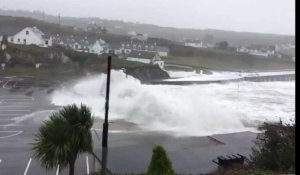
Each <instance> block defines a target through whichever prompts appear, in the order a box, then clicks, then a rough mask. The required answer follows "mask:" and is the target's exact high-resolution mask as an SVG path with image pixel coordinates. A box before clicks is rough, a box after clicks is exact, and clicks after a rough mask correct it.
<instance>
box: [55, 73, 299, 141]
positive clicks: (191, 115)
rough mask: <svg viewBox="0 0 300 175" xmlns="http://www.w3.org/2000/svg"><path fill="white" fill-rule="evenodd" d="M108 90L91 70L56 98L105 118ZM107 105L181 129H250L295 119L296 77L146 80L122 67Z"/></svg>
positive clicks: (145, 121)
mask: <svg viewBox="0 0 300 175" xmlns="http://www.w3.org/2000/svg"><path fill="white" fill-rule="evenodd" d="M105 91H106V75H105V74H101V75H93V76H89V77H86V78H84V79H82V80H80V81H78V82H77V83H76V84H75V85H74V86H69V87H63V88H62V89H60V90H58V91H55V92H54V93H53V95H52V103H53V104H55V105H59V106H63V105H68V104H73V103H75V104H80V103H83V104H86V105H88V106H89V107H91V109H92V111H93V113H94V114H95V115H96V116H97V117H100V118H104V103H105ZM109 109H110V111H109V119H124V120H126V121H130V122H134V123H137V124H139V125H141V126H144V127H146V128H148V129H150V130H156V131H172V133H176V134H177V135H189V136H204V135H212V134H222V133H233V132H240V131H249V130H255V128H257V126H258V125H259V124H261V123H263V122H265V121H269V122H274V121H279V119H282V120H283V121H286V122H289V121H290V120H294V119H295V81H289V82H238V83H237V82H235V83H229V84H204V85H189V86H174V85H144V84H141V83H140V81H138V80H136V79H134V78H133V77H131V76H128V77H126V75H125V74H124V73H123V72H122V71H112V75H111V89H110V108H109Z"/></svg>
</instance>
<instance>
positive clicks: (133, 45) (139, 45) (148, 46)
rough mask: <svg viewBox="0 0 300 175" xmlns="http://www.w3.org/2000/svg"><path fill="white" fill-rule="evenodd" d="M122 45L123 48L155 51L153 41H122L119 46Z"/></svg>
mask: <svg viewBox="0 0 300 175" xmlns="http://www.w3.org/2000/svg"><path fill="white" fill-rule="evenodd" d="M122 45H123V46H124V49H131V50H144V51H156V46H155V44H153V43H147V42H122V43H121V46H122Z"/></svg>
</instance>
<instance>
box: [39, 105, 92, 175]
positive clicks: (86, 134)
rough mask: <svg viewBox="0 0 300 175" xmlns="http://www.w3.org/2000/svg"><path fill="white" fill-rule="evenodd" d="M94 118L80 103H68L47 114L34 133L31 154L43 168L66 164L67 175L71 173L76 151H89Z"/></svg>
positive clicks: (71, 174) (63, 166)
mask: <svg viewBox="0 0 300 175" xmlns="http://www.w3.org/2000/svg"><path fill="white" fill-rule="evenodd" d="M93 123H94V118H93V117H92V115H91V110H90V109H89V108H88V107H87V106H85V105H81V106H80V107H77V106H76V105H69V106H65V107H63V108H62V109H61V110H59V111H58V112H55V113H53V114H52V115H51V116H50V120H48V121H46V122H44V124H43V125H42V126H41V127H40V128H39V131H38V134H36V135H35V142H34V143H33V151H34V157H35V158H36V159H38V160H39V161H40V163H41V165H42V166H43V167H44V168H45V169H46V170H49V169H54V168H56V167H57V166H58V165H59V167H60V169H63V168H65V167H67V166H69V175H74V169H75V161H76V158H77V156H78V154H80V153H83V152H92V149H93V141H92V134H91V127H92V126H93Z"/></svg>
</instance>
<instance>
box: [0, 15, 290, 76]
mask: <svg viewBox="0 0 300 175" xmlns="http://www.w3.org/2000/svg"><path fill="white" fill-rule="evenodd" d="M0 26H1V27H0V33H1V30H4V31H5V30H6V31H7V30H10V29H11V28H19V29H20V30H21V29H22V28H24V27H27V26H37V27H38V28H40V29H41V30H42V31H43V32H45V33H47V34H56V33H60V34H68V35H69V34H73V35H84V36H86V35H89V36H93V37H101V38H102V39H104V40H105V41H106V42H108V43H109V44H110V43H116V42H121V41H126V40H128V36H126V35H117V34H111V33H106V34H103V33H102V34H101V33H100V34H99V33H91V32H85V31H78V30H74V29H73V28H72V27H68V26H65V25H58V24H54V23H47V22H44V21H41V20H36V19H31V18H24V17H9V16H0ZM148 40H149V42H151V43H154V42H156V43H157V44H158V45H161V46H167V47H169V49H170V52H169V54H170V57H168V58H165V59H166V61H167V62H168V63H173V64H181V65H188V66H193V67H196V68H198V67H201V68H211V69H224V70H240V69H245V70H257V69H259V70H264V69H294V63H292V62H289V59H286V60H276V59H275V58H274V59H273V58H272V59H269V60H263V59H258V58H256V57H254V56H251V55H247V54H241V53H237V52H233V51H230V50H221V49H197V48H193V47H185V46H183V45H180V44H179V43H177V42H173V41H171V40H167V39H162V38H149V39H148Z"/></svg>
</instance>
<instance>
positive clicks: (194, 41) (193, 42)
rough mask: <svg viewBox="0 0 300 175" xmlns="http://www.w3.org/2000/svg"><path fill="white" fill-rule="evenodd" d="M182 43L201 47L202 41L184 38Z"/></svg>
mask: <svg viewBox="0 0 300 175" xmlns="http://www.w3.org/2000/svg"><path fill="white" fill-rule="evenodd" d="M184 45H185V46H189V47H196V48H202V47H203V42H202V41H201V40H185V41H184Z"/></svg>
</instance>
